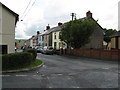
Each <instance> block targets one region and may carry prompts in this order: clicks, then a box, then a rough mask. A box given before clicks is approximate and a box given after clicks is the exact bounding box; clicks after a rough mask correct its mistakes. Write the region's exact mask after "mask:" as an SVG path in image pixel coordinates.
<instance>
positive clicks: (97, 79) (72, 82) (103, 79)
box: [2, 54, 118, 88]
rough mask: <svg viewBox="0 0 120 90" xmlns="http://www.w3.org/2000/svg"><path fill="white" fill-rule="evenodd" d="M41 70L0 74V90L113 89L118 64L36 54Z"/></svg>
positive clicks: (116, 79) (116, 84)
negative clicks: (15, 89)
mask: <svg viewBox="0 0 120 90" xmlns="http://www.w3.org/2000/svg"><path fill="white" fill-rule="evenodd" d="M37 58H39V59H41V60H42V61H43V62H44V63H45V65H43V67H41V68H38V69H35V70H32V71H27V72H18V73H4V74H3V75H2V79H3V81H2V82H3V83H2V84H3V88H117V87H118V63H117V62H113V61H105V60H97V59H89V58H82V57H73V56H60V55H44V54H38V56H37Z"/></svg>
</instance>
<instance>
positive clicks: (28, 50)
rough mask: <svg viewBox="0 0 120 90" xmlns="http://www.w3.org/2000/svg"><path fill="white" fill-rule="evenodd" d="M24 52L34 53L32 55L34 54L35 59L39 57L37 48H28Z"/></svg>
mask: <svg viewBox="0 0 120 90" xmlns="http://www.w3.org/2000/svg"><path fill="white" fill-rule="evenodd" d="M24 52H29V53H32V55H33V61H34V60H35V59H36V57H37V50H35V49H26V50H24Z"/></svg>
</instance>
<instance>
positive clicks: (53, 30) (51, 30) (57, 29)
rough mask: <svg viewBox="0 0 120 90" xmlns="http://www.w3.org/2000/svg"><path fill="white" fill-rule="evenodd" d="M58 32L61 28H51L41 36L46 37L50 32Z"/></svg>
mask: <svg viewBox="0 0 120 90" xmlns="http://www.w3.org/2000/svg"><path fill="white" fill-rule="evenodd" d="M60 30H61V26H57V27H53V28H50V29H48V30H46V31H45V32H43V33H42V34H41V35H48V34H50V33H51V32H56V31H60Z"/></svg>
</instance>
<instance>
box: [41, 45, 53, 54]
mask: <svg viewBox="0 0 120 90" xmlns="http://www.w3.org/2000/svg"><path fill="white" fill-rule="evenodd" d="M42 53H44V54H54V49H53V47H52V46H49V47H47V46H45V47H44V48H43V51H42Z"/></svg>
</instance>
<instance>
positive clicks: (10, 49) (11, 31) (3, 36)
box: [0, 2, 19, 54]
mask: <svg viewBox="0 0 120 90" xmlns="http://www.w3.org/2000/svg"><path fill="white" fill-rule="evenodd" d="M18 17H19V15H18V14H16V13H15V12H13V11H12V10H10V9H9V8H8V7H6V6H5V5H3V4H2V3H1V2H0V53H2V54H7V53H14V52H15V26H16V23H17V21H18Z"/></svg>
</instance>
